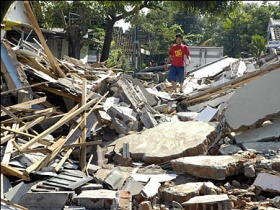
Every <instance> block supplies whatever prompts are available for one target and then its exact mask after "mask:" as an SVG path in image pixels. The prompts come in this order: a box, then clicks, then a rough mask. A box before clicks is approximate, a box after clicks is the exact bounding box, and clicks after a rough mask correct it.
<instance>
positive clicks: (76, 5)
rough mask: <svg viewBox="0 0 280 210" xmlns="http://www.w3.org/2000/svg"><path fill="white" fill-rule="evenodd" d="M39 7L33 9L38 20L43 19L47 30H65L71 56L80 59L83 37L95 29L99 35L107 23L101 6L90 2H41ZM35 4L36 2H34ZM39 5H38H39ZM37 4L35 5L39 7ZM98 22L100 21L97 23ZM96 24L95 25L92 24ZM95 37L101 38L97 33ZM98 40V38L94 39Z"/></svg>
mask: <svg viewBox="0 0 280 210" xmlns="http://www.w3.org/2000/svg"><path fill="white" fill-rule="evenodd" d="M39 2H40V9H41V11H42V13H43V15H42V16H41V15H40V13H41V11H40V10H39V7H38V6H36V7H33V9H34V13H35V14H36V16H37V18H38V17H39V18H40V19H43V26H44V27H46V28H56V27H59V28H64V30H65V31H66V37H67V40H68V41H69V56H71V57H74V58H77V59H79V58H80V50H81V48H82V47H83V36H84V35H85V34H87V32H88V29H89V28H90V29H93V30H94V31H96V32H99V34H102V32H103V31H104V30H103V29H102V28H104V26H105V22H104V20H103V18H102V15H103V13H101V12H100V9H99V4H97V3H95V2H89V1H39ZM34 3H35V2H34ZM37 4H38V3H37ZM37 4H33V6H34V5H37ZM39 18H38V19H39ZM96 20H98V21H96ZM93 22H94V24H92V23H93ZM94 35H96V36H98V37H100V36H99V35H98V34H97V33H95V34H94ZM93 38H96V37H93Z"/></svg>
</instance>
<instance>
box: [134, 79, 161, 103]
mask: <svg viewBox="0 0 280 210" xmlns="http://www.w3.org/2000/svg"><path fill="white" fill-rule="evenodd" d="M132 82H133V84H134V85H135V86H136V87H137V88H139V89H138V91H139V90H140V91H141V92H142V94H143V96H144V97H145V99H146V101H147V102H148V104H150V106H155V105H156V104H157V100H156V99H155V97H154V95H152V94H151V93H149V92H148V91H147V90H146V88H145V87H144V86H143V85H142V83H141V82H140V81H139V80H138V79H136V78H134V79H132Z"/></svg>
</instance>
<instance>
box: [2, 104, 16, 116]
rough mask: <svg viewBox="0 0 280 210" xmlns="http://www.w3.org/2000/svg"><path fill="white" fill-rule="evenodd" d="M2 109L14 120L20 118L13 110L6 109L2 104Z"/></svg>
mask: <svg viewBox="0 0 280 210" xmlns="http://www.w3.org/2000/svg"><path fill="white" fill-rule="evenodd" d="M1 110H3V111H4V112H5V113H6V114H7V115H9V116H10V117H11V118H13V119H14V120H18V117H17V116H16V115H14V114H13V113H12V112H10V111H9V110H8V109H6V108H5V107H4V106H2V105H1Z"/></svg>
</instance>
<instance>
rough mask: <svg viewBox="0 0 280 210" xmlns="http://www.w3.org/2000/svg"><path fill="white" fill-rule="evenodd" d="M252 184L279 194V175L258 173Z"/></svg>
mask: <svg viewBox="0 0 280 210" xmlns="http://www.w3.org/2000/svg"><path fill="white" fill-rule="evenodd" d="M253 185H254V186H256V187H257V188H260V189H262V190H263V191H267V192H272V193H278V194H279V193H280V176H279V175H278V176H276V175H272V174H267V173H259V174H258V175H257V178H256V179H255V181H254V183H253Z"/></svg>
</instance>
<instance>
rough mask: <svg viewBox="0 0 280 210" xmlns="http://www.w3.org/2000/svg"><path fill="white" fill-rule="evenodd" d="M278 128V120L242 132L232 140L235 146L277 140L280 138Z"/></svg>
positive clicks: (279, 120)
mask: <svg viewBox="0 0 280 210" xmlns="http://www.w3.org/2000/svg"><path fill="white" fill-rule="evenodd" d="M279 128H280V119H278V120H276V121H274V122H273V123H272V124H270V125H266V126H264V127H260V128H256V129H253V130H248V131H243V132H242V133H241V134H238V135H236V136H235V137H234V138H235V141H236V143H237V144H241V143H248V142H257V141H266V140H274V139H278V138H279V136H280V129H279Z"/></svg>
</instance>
